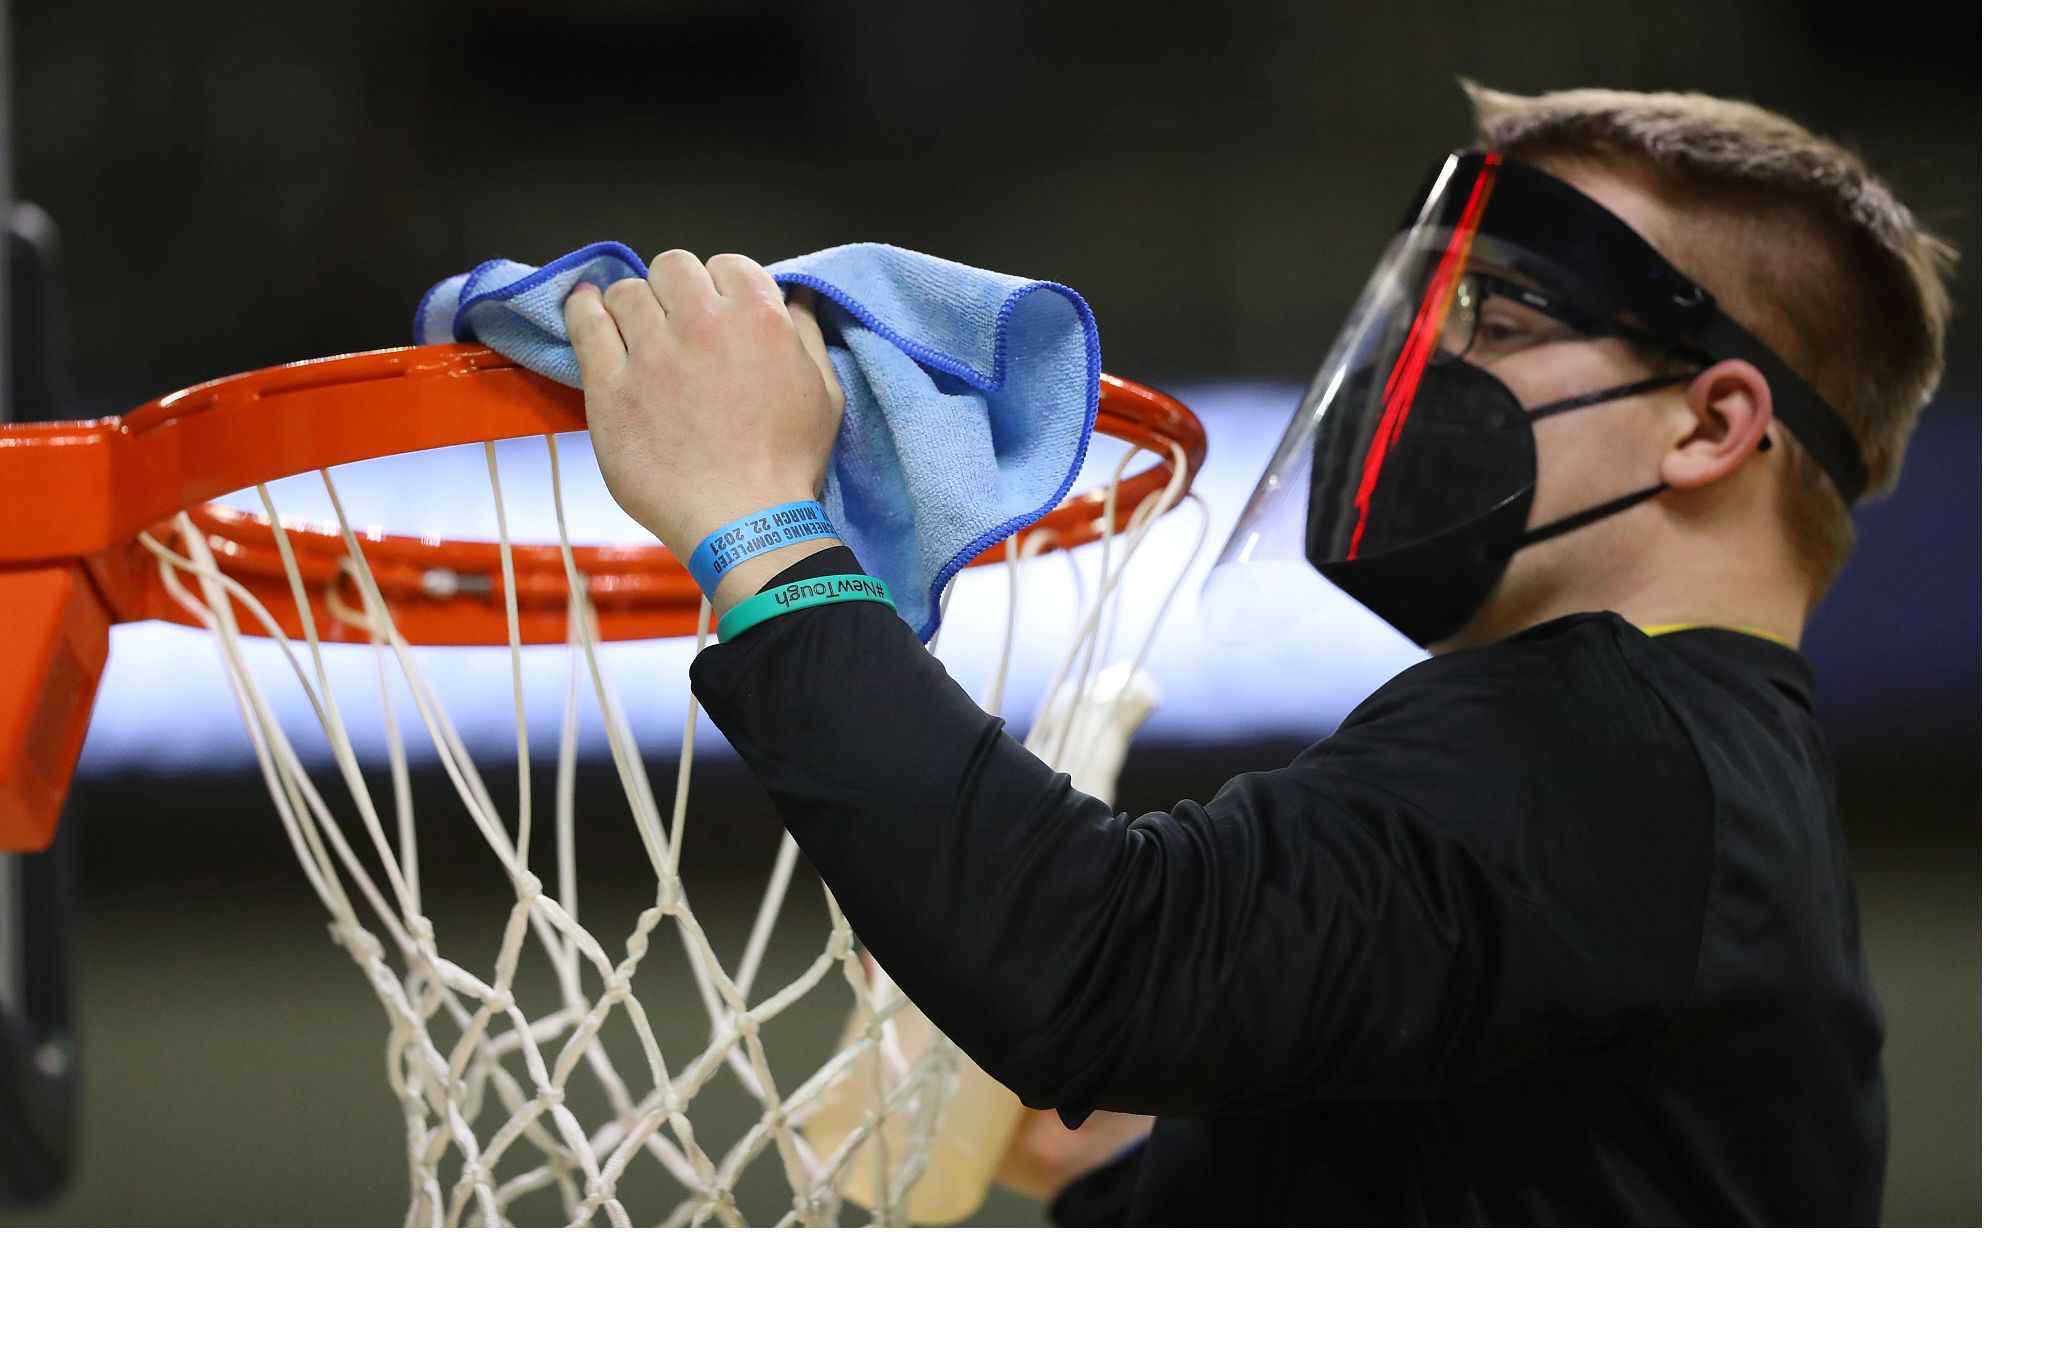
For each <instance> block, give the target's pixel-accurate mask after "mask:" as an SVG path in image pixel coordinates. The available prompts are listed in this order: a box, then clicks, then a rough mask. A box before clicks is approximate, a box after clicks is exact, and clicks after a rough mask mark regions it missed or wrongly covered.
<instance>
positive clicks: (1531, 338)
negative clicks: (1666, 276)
mask: <svg viewBox="0 0 2048 1365" xmlns="http://www.w3.org/2000/svg"><path fill="white" fill-rule="evenodd" d="M1496 301H1498V302H1496ZM1608 336H1618V337H1627V338H1629V339H1630V340H1632V341H1636V342H1640V343H1641V344H1643V345H1645V346H1651V347H1655V348H1656V349H1657V350H1660V351H1670V352H1675V353H1677V354H1680V355H1691V354H1692V352H1690V351H1689V350H1688V349H1687V348H1685V347H1683V346H1679V345H1676V344H1674V343H1672V342H1669V341H1665V340H1664V339H1662V338H1661V337H1654V336H1651V335H1650V334H1649V333H1648V332H1645V331H1643V330H1642V329H1640V328H1637V327H1631V326H1629V325H1628V324H1627V323H1623V322H1616V321H1614V320H1612V319H1610V318H1603V317H1600V316H1599V315H1598V314H1595V313H1593V312H1591V311H1589V310H1587V309H1584V308H1580V307H1578V306H1577V305H1575V304H1570V303H1567V302H1565V301H1564V300H1563V299H1560V298H1557V297H1555V296H1554V295H1551V294H1546V293H1544V292H1543V291H1542V290H1540V289H1534V288H1531V287H1530V286H1528V285H1526V284H1522V283H1520V282H1519V281H1516V280H1511V279H1508V278H1507V277H1505V276H1503V275H1482V274H1468V275H1465V276H1464V277H1462V278H1461V279H1460V280H1459V281H1458V287H1457V290H1456V292H1455V293H1454V294H1453V296H1452V300H1451V309H1450V313H1449V315H1448V316H1447V317H1445V319H1444V325H1443V331H1442V332H1441V333H1440V334H1439V335H1438V337H1437V344H1436V349H1435V350H1434V351H1433V352H1432V353H1431V355H1430V360H1431V362H1432V363H1436V362H1440V361H1444V360H1452V359H1457V360H1463V359H1465V358H1466V357H1468V356H1470V355H1472V354H1473V353H1474V351H1475V349H1476V350H1477V352H1478V354H1479V357H1480V358H1481V359H1488V358H1496V357H1498V356H1500V355H1504V354H1511V353H1513V352H1514V351H1518V350H1523V349H1526V348H1528V347H1530V346H1539V345H1544V344H1547V343H1549V342H1553V341H1566V340H1575V339H1580V338H1586V337H1608Z"/></svg>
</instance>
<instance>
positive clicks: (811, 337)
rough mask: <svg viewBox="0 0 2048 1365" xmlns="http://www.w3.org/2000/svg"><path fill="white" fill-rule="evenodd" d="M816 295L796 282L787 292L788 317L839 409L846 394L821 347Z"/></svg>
mask: <svg viewBox="0 0 2048 1365" xmlns="http://www.w3.org/2000/svg"><path fill="white" fill-rule="evenodd" d="M817 297H818V296H817V295H816V294H814V293H812V292H811V291H810V290H808V289H806V288H804V287H803V286H802V285H798V286H797V287H796V288H794V289H792V290H790V291H789V320H790V322H791V323H792V324H794V325H795V327H796V335H797V340H799V341H801V342H803V344H804V351H805V353H806V354H808V355H809V356H810V357H811V362H812V363H813V364H815V365H816V366H817V367H818V373H819V374H820V375H823V376H824V379H825V388H826V389H827V391H829V392H830V393H831V395H832V401H833V402H835V403H836V404H838V405H839V407H840V408H841V410H842V411H843V410H844V409H845V406H846V396H845V395H844V394H843V393H841V392H840V389H839V373H838V371H836V370H834V369H833V368H832V357H831V355H830V354H829V353H828V352H827V351H826V349H825V334H824V333H823V332H822V331H820V330H819V329H818V315H817V311H816V310H817Z"/></svg>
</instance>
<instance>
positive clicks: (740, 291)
mask: <svg viewBox="0 0 2048 1365" xmlns="http://www.w3.org/2000/svg"><path fill="white" fill-rule="evenodd" d="M704 269H705V270H707V271H708V272H710V275H711V278H712V280H713V281H714V282H716V283H717V285H718V292H719V293H720V294H721V295H723V296H724V297H725V298H726V299H728V300H730V301H732V302H742V301H745V300H748V299H758V300H760V301H762V302H764V303H766V302H771V301H772V302H773V303H774V304H775V305H776V306H777V307H780V306H781V304H782V289H781V287H780V286H778V285H777V284H776V283H775V280H774V278H773V277H772V276H771V275H769V273H768V272H767V271H766V270H764V269H762V267H761V265H760V263H759V262H757V261H755V260H753V259H752V258H751V257H747V256H737V255H732V254H727V255H723V256H713V257H712V258H711V259H710V260H708V261H706V262H705V263H704Z"/></svg>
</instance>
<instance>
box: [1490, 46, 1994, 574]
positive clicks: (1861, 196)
mask: <svg viewBox="0 0 2048 1365" xmlns="http://www.w3.org/2000/svg"><path fill="white" fill-rule="evenodd" d="M1460 83H1461V84H1462V85H1463V86H1464V88H1465V94H1466V96H1467V98H1469V99H1470V100H1471V102H1472V115H1473V120H1474V122H1475V124H1476V125H1477V130H1478V136H1479V145H1480V146H1481V147H1482V148H1483V149H1485V150H1488V151H1495V152H1499V153H1501V154H1502V155H1505V156H1512V157H1515V158H1516V159H1518V160H1524V161H1537V162H1541V161H1567V162H1571V161H1577V162H1591V163H1593V164H1596V165H1600V166H1602V167H1604V168H1607V169H1610V170H1613V171H1616V172H1618V173H1622V174H1626V173H1628V172H1630V171H1634V172H1636V173H1637V175H1638V176H1639V177H1640V178H1642V179H1645V180H1646V181H1647V182H1648V186H1649V188H1650V189H1651V190H1652V191H1653V192H1655V193H1656V194H1657V196H1658V198H1660V199H1661V200H1663V201H1664V202H1665V203H1666V204H1667V205H1668V206H1670V207H1671V208H1672V209H1674V210H1675V212H1674V214H1673V219H1674V222H1675V224H1676V226H1674V227H1673V228H1672V230H1671V232H1670V234H1669V235H1670V237H1671V240H1668V241H1658V242H1654V243H1653V245H1654V246H1656V247H1657V248H1658V249H1659V250H1660V251H1662V252H1663V254H1664V255H1665V256H1666V257H1668V258H1669V259H1670V261H1671V263H1672V264H1673V265H1675V266H1677V267H1678V268H1679V269H1680V270H1683V271H1684V272H1685V273H1686V274H1688V275H1690V276H1692V277H1693V278H1694V279H1696V280H1698V281H1699V282H1700V283H1701V284H1702V285H1704V286H1706V288H1707V289H1708V290H1709V291H1711V292H1712V293H1713V294H1714V296H1715V297H1716V298H1717V299H1718V300H1719V301H1720V303H1721V306H1722V307H1723V308H1724V309H1725V310H1726V311H1727V313H1728V314H1729V316H1731V317H1733V318H1734V319H1735V320H1736V321H1737V322H1739V323H1741V324H1742V325H1743V326H1744V327H1746V328H1748V329H1749V330H1750V331H1751V332H1753V333H1755V334H1756V336H1757V337H1758V338H1759V339H1760V340H1762V341H1763V342H1764V344H1765V345H1767V346H1769V347H1770V348H1771V349H1772V350H1773V351H1775V352H1777V354H1778V356H1779V357H1780V358H1781V359H1783V360H1784V361H1785V363H1786V364H1788V365H1790V366H1791V367H1792V369H1793V370H1794V372H1796V373H1797V374H1798V375H1799V376H1800V378H1802V379H1804V380H1805V381H1806V382H1807V383H1808V384H1810V385H1811V386H1812V387H1813V389H1814V391H1815V392H1816V393H1818V394H1819V395H1820V396H1821V398H1822V400H1823V401H1825V402H1826V403H1827V404H1828V406H1830V407H1831V408H1833V409H1834V410H1835V412H1836V413H1837V414H1839V415H1840V416H1841V418H1842V420H1843V421H1844V422H1845V423H1847V424H1848V427H1849V430H1850V432H1851V433H1852V434H1853V435H1854V436H1855V437H1856V440H1857V443H1858V445H1860V446H1861V447H1862V450H1863V459H1864V463H1865V465H1866V467H1867V468H1868V470H1869V473H1870V490H1871V491H1872V492H1873V493H1882V492H1885V491H1888V490H1889V489H1891V488H1892V487H1893V486H1894V485H1895V484H1897V482H1898V478H1899V467H1900V465H1901V464H1902V463H1903V461H1904V459H1905V453H1906V440H1907V438H1908V437H1909V436H1910V435H1911V434H1912V431H1913V424H1914V422H1915V421H1916V420H1917V419H1918V417H1919V415H1920V410H1921V408H1923V407H1925V406H1926V404H1927V401H1928V399H1929V398H1931V397H1933V395H1934V389H1935V386H1936V384H1937V383H1939V381H1940V379H1941V368H1942V347H1943V343H1944V340H1945V338H1946V336H1947V333H1948V322H1949V311H1950V304H1949V296H1948V289H1947V286H1946V284H1945V277H1946V276H1947V275H1948V274H1949V273H1950V272H1951V271H1952V270H1953V269H1954V266H1955V261H1956V251H1955V249H1954V248H1953V247H1951V246H1950V245H1949V244H1948V243H1946V242H1944V241H1942V240H1941V239H1940V238H1939V237H1937V236H1935V235H1934V234H1933V233H1932V232H1930V231H1928V230H1927V229H1926V228H1925V227H1924V226H1923V225H1922V224H1921V223H1920V222H1919V220H1918V219H1916V218H1915V217H1914V216H1913V213H1912V211H1911V210H1910V209H1908V208H1907V207H1906V206H1905V205H1904V204H1903V203H1901V202H1900V201H1899V198H1898V196H1897V195H1895V194H1894V193H1893V192H1892V190H1891V188H1890V187H1889V186H1887V185H1886V184H1885V183H1884V181H1882V180H1880V179H1879V178H1878V177H1877V175H1876V174H1875V173H1873V172H1872V171H1871V169H1870V168H1869V166H1867V165H1866V164H1865V163H1864V161H1863V159H1862V158H1861V157H1859V156H1857V155H1856V153H1854V152H1852V151H1850V150H1848V149H1847V148H1845V147H1842V146H1840V145H1838V144H1837V143H1834V142H1832V141H1830V140H1828V139H1827V138H1824V137H1821V136H1820V135H1818V134H1816V133H1813V132H1809V131H1808V130H1807V129H1805V128H1802V127H1800V126H1799V125H1798V124H1797V123H1794V122H1793V121H1792V120H1790V119H1788V118H1784V117H1782V116H1780V115H1778V114H1774V113H1771V112H1770V111H1769V110H1765V109H1759V108H1758V107H1757V106H1755V105H1753V104H1745V103H1743V102H1741V101H1739V100H1725V99H1716V98H1713V97H1712V96H1709V95H1701V94H1692V93H1683V94H1681V93H1675V92H1657V93H1644V92H1637V91H1628V90H1555V91H1551V92H1549V93H1547V94H1542V95H1528V96H1525V95H1510V94H1505V93H1503V92H1501V91H1498V90H1490V89H1487V88H1486V87H1484V86H1482V85H1479V84H1477V83H1475V82H1473V81H1469V80H1465V81H1461V82H1460ZM1775 434H1776V435H1778V436H1780V437H1782V438H1784V439H1783V440H1782V444H1783V445H1784V446H1785V448H1786V451H1785V455H1784V456H1783V457H1782V467H1783V469H1784V479H1783V483H1782V485H1781V488H1782V493H1783V497H1782V499H1781V501H1782V506H1783V510H1784V515H1785V528H1786V533H1787V536H1788V538H1789V540H1790V541H1791V544H1792V548H1793V550H1794V553H1795V554H1796V555H1797V556H1798V557H1799V560H1800V563H1801V564H1802V565H1803V566H1804V567H1805V569H1806V570H1807V571H1808V573H1809V574H1810V576H1811V577H1812V579H1813V597H1814V600H1816V601H1817V600H1818V599H1819V597H1820V594H1821V593H1822V592H1823V591H1824V590H1825V589H1826V587H1827V585H1828V583H1829V582H1830V581H1831V580H1832V579H1833V578H1834V576H1835V575H1836V574H1837V573H1839V572H1840V571H1841V568H1842V565H1843V563H1844V562H1846V561H1847V559H1848V557H1849V551H1850V549H1851V548H1852V546H1853V545H1854V543H1855V531H1854V527H1853V525H1852V523H1851V522H1850V519H1849V513H1848V509H1847V508H1845V507H1844V506H1843V505H1842V500H1841V498H1840V497H1839V496H1838V495H1837V494H1836V493H1835V491H1834V488H1833V485H1831V484H1830V483H1829V482H1828V480H1827V478H1826V476H1825V475H1824V474H1823V473H1822V472H1821V470H1820V467H1819V465H1818V464H1816V463H1815V462H1814V461H1813V460H1812V459H1810V458H1808V457H1807V456H1806V454H1805V452H1804V451H1803V450H1801V449H1800V448H1799V444H1798V440H1797V438H1796V437H1793V436H1792V434H1791V433H1790V432H1788V431H1785V429H1784V428H1783V427H1782V426H1779V427H1777V429H1776V433H1775Z"/></svg>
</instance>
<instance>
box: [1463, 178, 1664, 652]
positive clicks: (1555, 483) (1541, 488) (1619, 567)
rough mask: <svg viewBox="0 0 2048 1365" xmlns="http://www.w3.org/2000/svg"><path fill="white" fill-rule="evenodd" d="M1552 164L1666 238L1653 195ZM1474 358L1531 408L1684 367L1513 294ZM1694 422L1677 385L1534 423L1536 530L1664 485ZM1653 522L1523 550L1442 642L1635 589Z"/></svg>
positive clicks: (1477, 341) (1482, 318) (1485, 634)
mask: <svg viewBox="0 0 2048 1365" xmlns="http://www.w3.org/2000/svg"><path fill="white" fill-rule="evenodd" d="M1543 169H1544V170H1546V171H1548V172H1550V173H1551V174H1552V175H1555V176H1557V177H1558V178H1559V179H1561V180H1564V181H1566V182H1567V183H1569V184H1571V185H1573V186H1574V187H1575V188H1577V189H1578V190H1579V191H1580V192H1581V193H1583V194H1585V195H1587V196H1589V197H1590V198H1593V199H1595V200H1597V201H1599V202H1600V203H1601V204H1603V205H1604V206H1606V208H1607V209H1608V210H1609V211H1610V212H1612V213H1614V214H1615V215H1616V216H1617V217H1619V218H1621V219H1622V220H1623V221H1624V222H1626V223H1628V224H1629V226H1631V227H1633V228H1634V229H1635V230H1636V231H1637V232H1638V233H1641V234H1642V235H1643V236H1644V237H1645V238H1647V239H1649V240H1651V241H1656V240H1659V239H1660V238H1661V237H1662V236H1663V235H1664V228H1665V224H1666V222H1667V219H1668V210H1666V209H1665V208H1664V206H1663V205H1661V204H1660V203H1658V202H1657V200H1655V199H1654V198H1652V197H1651V196H1650V195H1649V194H1648V193H1647V192H1645V191H1643V190H1641V189H1638V188H1637V187H1635V186H1634V185H1631V184H1629V183H1627V182H1624V181H1621V180H1618V179H1616V178H1614V177H1613V176H1611V175H1609V174H1607V173H1606V172H1604V171H1601V170H1598V169H1595V168H1589V167H1581V166H1577V165H1569V164H1559V165H1546V166H1544V167H1543ZM1503 273H1506V272H1503ZM1510 277H1511V278H1515V277H1513V276H1512V275H1511V276H1510ZM1520 282H1522V283H1530V284H1533V283H1535V282H1534V281H1530V280H1527V279H1521V280H1520ZM1465 359H1466V360H1467V361H1469V362H1470V363H1472V364H1474V365H1477V366H1479V367H1480V368H1482V369H1485V370H1487V371H1488V372H1489V373H1491V374H1493V375H1494V376H1495V377H1496V378H1498V379H1499V380H1500V381H1501V382H1502V383H1504V384H1506V385H1507V387H1508V388H1509V389H1510V390H1511V391H1512V392H1513V393H1514V395H1515V397H1516V399H1517V400H1518V401H1519V402H1520V403H1521V404H1522V406H1523V407H1524V408H1535V407H1539V406H1541V405H1543V404H1546V403H1551V402H1555V401H1557V400H1559V399H1563V398H1571V397H1575V396H1577V395H1579V394H1585V393H1592V392H1594V391H1596V390H1600V389H1607V388H1612V387H1614V386H1616V385H1620V384H1626V383H1629V382H1631V381H1633V380H1637V379H1643V378H1647V377H1649V376H1651V375H1653V374H1662V373H1666V372H1668V371H1673V370H1682V369H1683V368H1684V365H1683V362H1681V361H1679V360H1678V359H1677V358H1675V357H1671V358H1664V357H1657V356H1653V355H1646V354H1645V353H1644V352H1643V351H1642V350H1641V349H1640V348H1638V347H1636V346H1634V345H1632V344H1631V343H1629V342H1628V341H1626V340H1624V339H1622V338H1619V337H1586V336H1582V335H1580V334H1578V333H1576V332H1573V331H1571V330H1570V329H1569V328H1566V327H1564V326H1563V325H1561V324H1560V323H1558V322H1556V321H1555V320H1554V319H1551V318H1547V317H1545V316H1544V315H1543V314H1541V313H1538V312H1536V311H1534V310H1532V309H1528V308H1524V307H1521V306H1519V305H1517V304H1515V303H1513V302H1511V301H1509V300H1507V299H1502V298H1488V299H1486V300H1485V303H1484V305H1483V307H1482V308H1481V310H1480V312H1479V315H1478V317H1477V327H1476V330H1475V332H1474V335H1473V339H1472V345H1471V348H1470V350H1468V351H1467V352H1466V354H1465ZM1686 417H1687V413H1686V409H1685V404H1684V389H1683V387H1674V388H1671V389H1661V390H1655V391H1652V392H1650V393H1646V394H1639V395H1636V396H1635V397H1631V398H1624V399H1618V400H1615V401H1613V402H1609V403H1599V404H1594V405H1593V406H1590V407H1585V408H1577V409H1573V410H1571V411H1569V412H1562V413H1558V414H1557V415H1555V416H1551V417H1545V418H1543V419H1542V420H1541V421H1538V422H1537V423H1535V425H1534V427H1533V431H1534V434H1535V438H1536V496H1535V501H1534V504H1533V505H1532V507H1531V509H1530V513H1529V526H1530V527H1531V528H1535V527H1540V526H1543V525H1546V524H1548V523H1550V522H1553V521H1557V520H1559V519H1560V518H1563V517H1567V516H1570V515H1572V514H1573V513H1575V512H1580V511H1583V510H1585V509H1586V508H1589V507H1593V506H1596V505H1597V504H1599V503H1602V502H1606V501H1607V500H1609V499H1610V498H1614V497H1618V496H1620V495H1621V494H1624V493H1628V492H1631V491H1633V490H1635V489H1638V488H1645V487H1648V486H1650V485H1653V484H1655V483H1656V482H1657V481H1658V477H1659V466H1660V464H1661V462H1662V459H1663V456H1664V454H1665V452H1666V451H1667V450H1669V449H1670V447H1671V444H1672V441H1673V440H1674V438H1676V437H1677V436H1678V435H1680V434H1681V433H1682V431H1683V430H1684V428H1685V426H1686V425H1688V423H1687V422H1686ZM1644 524H1645V518H1644V517H1642V516H1638V517H1636V518H1634V519H1633V520H1631V518H1629V517H1627V516H1622V517H1616V518H1612V519H1610V520H1607V521H1603V522H1598V523H1595V524H1594V525H1592V526H1589V527H1586V528H1584V529H1583V530H1579V531H1575V532H1573V533H1572V534H1571V535H1568V536H1560V537H1558V538H1557V539H1555V540H1550V541H1546V542H1544V543H1542V544H1539V545H1535V546H1531V547H1530V548H1529V549H1527V550H1524V551H1522V552H1521V553H1519V554H1517V555H1516V556H1515V557H1514V558H1513V559H1512V560H1510V561H1509V563H1508V567H1507V571H1506V572H1505V573H1504V574H1503V575H1502V576H1501V580H1500V582H1499V584H1498V585H1496V586H1495V588H1494V590H1493V592H1492V593H1491V594H1489V595H1488V597H1487V599H1486V601H1485V603H1484V604H1482V605H1481V607H1480V609H1479V612H1478V613H1477V614H1476V615H1475V616H1474V617H1473V619H1472V621H1471V622H1470V623H1468V624H1467V625H1466V626H1465V628H1464V629H1463V630H1461V631H1460V632H1458V634H1457V635H1455V636H1453V637H1452V638H1451V639H1449V640H1446V641H1444V642H1443V643H1442V644H1440V645H1438V646H1436V649H1437V650H1438V651H1439V652H1440V651H1442V650H1445V649H1452V648H1459V647H1462V646H1465V645H1470V644H1479V643H1484V642H1485V641H1487V640H1490V639H1493V638H1496V637H1497V636H1498V634H1499V633H1500V631H1501V629H1502V626H1503V625H1504V623H1507V622H1511V621H1526V620H1530V619H1542V614H1543V607H1544V604H1545V603H1546V602H1549V601H1552V600H1560V599H1565V598H1567V597H1570V598H1578V597H1580V596H1582V594H1581V593H1580V592H1578V591H1577V590H1578V589H1581V588H1583V587H1584V586H1585V585H1588V584H1592V583H1602V584H1606V585H1609V586H1612V587H1617V588H1619V587H1623V586H1626V584H1627V581H1628V575H1629V574H1630V573H1631V572H1632V569H1633V560H1634V559H1635V557H1636V556H1635V554H1634V547H1635V546H1636V544H1638V543H1639V539H1640V536H1641V535H1642V533H1643V530H1644ZM1532 613H1533V616H1532Z"/></svg>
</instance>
